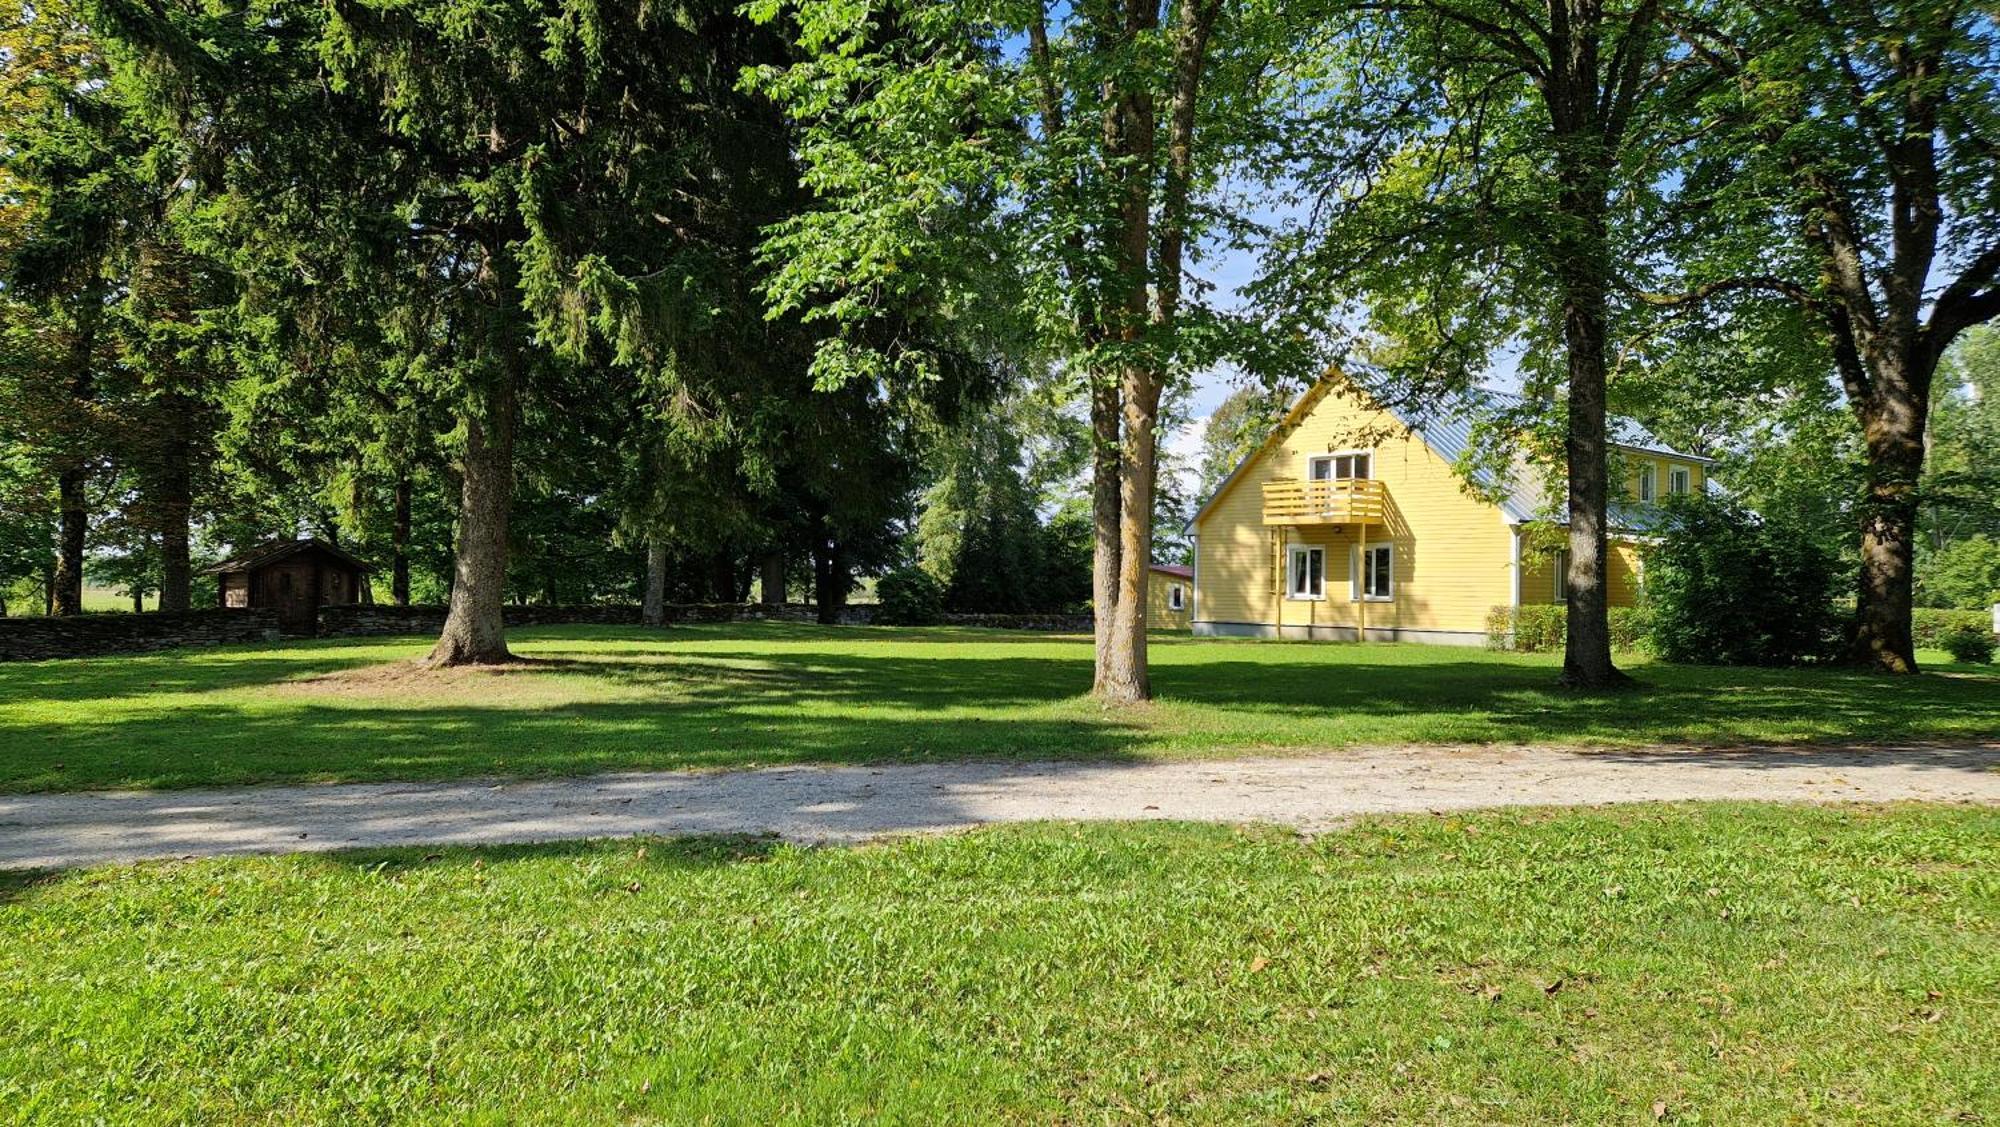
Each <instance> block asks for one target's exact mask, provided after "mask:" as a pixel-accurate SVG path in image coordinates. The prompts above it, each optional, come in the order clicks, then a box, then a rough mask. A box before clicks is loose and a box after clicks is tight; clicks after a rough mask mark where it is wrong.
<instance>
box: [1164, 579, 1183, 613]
mask: <svg viewBox="0 0 2000 1127" xmlns="http://www.w3.org/2000/svg"><path fill="white" fill-rule="evenodd" d="M1186 608H1187V593H1186V592H1185V591H1183V590H1182V589H1181V585H1180V584H1178V583H1175V584H1172V585H1171V586H1169V587H1168V588H1167V609H1168V610H1185V609H1186Z"/></svg>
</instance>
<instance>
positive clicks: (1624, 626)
mask: <svg viewBox="0 0 2000 1127" xmlns="http://www.w3.org/2000/svg"><path fill="white" fill-rule="evenodd" d="M1606 617H1607V618H1608V619H1609V620H1610V623H1611V648H1612V649H1614V650H1620V651H1623V652H1626V653H1634V652H1638V651H1642V650H1644V649H1646V648H1647V645H1648V641H1649V638H1648V635H1649V633H1650V622H1649V621H1648V617H1647V612H1646V609H1645V608H1644V607H1611V608H1610V609H1609V610H1608V611H1607V612H1606ZM1568 627H1569V610H1568V608H1566V607H1562V606H1557V605H1553V604H1536V603H1530V604H1527V605H1524V606H1519V607H1494V608H1493V609H1492V610H1491V611H1490V612H1488V613H1487V616H1486V644H1487V646H1488V647H1489V648H1491V649H1496V650H1513V651H1515V652H1517V653H1561V652H1562V650H1563V645H1564V642H1565V640H1566V633H1565V632H1566V631H1567V630H1568Z"/></svg>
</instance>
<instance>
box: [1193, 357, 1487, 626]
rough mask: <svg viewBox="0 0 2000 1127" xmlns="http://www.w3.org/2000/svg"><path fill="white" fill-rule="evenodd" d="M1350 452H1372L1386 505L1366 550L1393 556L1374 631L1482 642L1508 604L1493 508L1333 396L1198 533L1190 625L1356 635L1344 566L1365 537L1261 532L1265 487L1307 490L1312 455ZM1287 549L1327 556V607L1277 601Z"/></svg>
mask: <svg viewBox="0 0 2000 1127" xmlns="http://www.w3.org/2000/svg"><path fill="white" fill-rule="evenodd" d="M1354 449H1372V450H1373V451H1374V455H1375V456H1374V466H1373V471H1372V472H1373V476H1374V477H1375V478H1377V479H1378V480H1380V481H1382V482H1383V483H1384V485H1386V486H1387V488H1388V495H1389V500H1388V521H1387V524H1386V525H1384V526H1378V527H1371V528H1368V529H1367V530H1366V534H1367V540H1368V542H1369V543H1370V544H1376V543H1380V542H1382V541H1384V540H1386V541H1388V542H1389V543H1390V544H1391V545H1393V552H1394V566H1393V570H1392V574H1393V576H1394V580H1395V584H1394V598H1393V600H1392V601H1390V602H1372V601H1371V602H1369V603H1367V604H1366V608H1365V611H1366V616H1367V625H1368V627H1369V628H1370V629H1398V628H1400V629H1406V630H1450V631H1464V632H1480V631H1483V630H1484V629H1485V625H1486V615H1487V613H1488V612H1489V611H1490V610H1491V609H1492V608H1493V607H1495V606H1505V605H1507V604H1509V603H1510V602H1511V601H1512V599H1513V573H1512V559H1513V530H1512V528H1511V527H1509V526H1508V524H1507V523H1506V521H1505V520H1504V519H1503V518H1502V516H1501V513H1500V510H1499V509H1498V507H1496V506H1494V505H1491V504H1488V503H1486V502H1484V501H1481V500H1477V499H1475V498H1473V497H1471V496H1468V495H1467V494H1466V493H1465V491H1464V490H1463V489H1462V488H1461V486H1460V483H1459V478H1458V476H1457V474H1456V473H1454V472H1453V470H1452V468H1451V467H1450V466H1449V465H1447V464H1446V463H1445V462H1444V460H1443V459H1442V458H1439V457H1438V455H1437V454H1436V453H1435V452H1434V451H1433V450H1431V448H1430V447H1429V446H1428V445H1426V444H1425V443H1424V441H1423V440H1422V439H1421V438H1419V437H1417V436H1415V435H1412V434H1410V433H1409V432H1408V431H1407V430H1405V429H1404V428H1403V427H1402V426H1401V424H1400V423H1398V422H1397V421H1396V420H1395V418H1394V417H1393V416H1391V415H1389V414H1387V413H1386V412H1383V411H1381V410H1379V409H1377V408H1375V407H1373V406H1372V405H1370V404H1368V403H1366V402H1365V401H1363V400H1362V399H1360V397H1358V396H1357V395H1355V394H1354V393H1352V392H1348V391H1345V390H1339V389H1336V390H1335V391H1333V392H1332V393H1331V394H1328V395H1327V396H1326V397H1325V398H1324V399H1322V400H1321V401H1320V402H1319V403H1318V405H1317V406H1315V407H1313V408H1312V409H1311V410H1310V412H1309V413H1308V414H1307V415H1306V416H1305V417H1304V418H1303V419H1302V420H1300V422H1299V424H1298V425H1297V426H1296V427H1295V428H1294V429H1293V430H1292V431H1291V432H1290V433H1289V434H1287V435H1286V436H1285V437H1284V438H1283V439H1282V440H1281V441H1280V442H1279V443H1277V444H1276V445H1275V446H1274V447H1270V448H1267V449H1266V450H1265V451H1264V452H1262V453H1261V454H1259V455H1257V456H1256V458H1255V460H1254V461H1253V462H1252V463H1251V464H1250V465H1248V466H1246V467H1244V469H1243V471H1242V472H1241V473H1239V474H1238V475H1237V476H1236V479H1235V480H1234V481H1233V482H1232V483H1231V484H1230V486H1229V487H1228V488H1227V489H1226V490H1225V491H1224V492H1223V494H1222V495H1221V497H1220V498H1219V499H1218V500H1217V501H1216V502H1215V504H1214V505H1213V506H1212V507H1211V508H1210V509H1209V510H1208V512H1207V513H1205V514H1203V516H1202V518H1201V519H1200V521H1199V522H1198V523H1197V525H1196V529H1195V532H1196V536H1197V540H1196V546H1197V554H1198V560H1199V562H1198V563H1197V565H1196V571H1195V573H1196V575H1197V577H1198V579H1199V581H1200V589H1199V590H1198V592H1197V593H1196V604H1195V610H1196V614H1197V619H1196V620H1197V621H1199V622H1210V623H1242V624H1252V625H1273V624H1279V625H1284V626H1308V625H1313V626H1339V627H1352V626H1354V625H1355V624H1356V622H1357V620H1358V619H1359V617H1360V613H1361V610H1362V608H1360V607H1359V606H1357V604H1356V603H1355V601H1354V600H1353V599H1351V598H1350V597H1349V592H1350V587H1349V566H1350V560H1351V555H1352V553H1351V548H1352V546H1354V545H1357V544H1359V543H1360V541H1361V539H1362V536H1361V532H1362V530H1361V529H1360V528H1358V527H1355V526H1343V527H1341V528H1338V529H1335V528H1329V527H1307V528H1266V527H1265V526H1264V524H1263V492H1264V491H1263V486H1264V484H1265V483H1266V482H1270V481H1274V480H1279V479H1303V478H1304V477H1305V475H1306V459H1307V458H1308V457H1309V456H1311V455H1313V454H1323V453H1326V452H1328V451H1338V450H1354ZM1274 533H1275V534H1278V539H1277V540H1276V541H1275V542H1274V539H1273V534H1274ZM1289 543H1301V544H1316V545H1320V546H1322V547H1325V548H1326V549H1327V559H1326V595H1327V597H1326V598H1325V599H1324V600H1323V601H1317V602H1312V601H1303V600H1293V599H1288V598H1285V597H1284V592H1283V586H1284V585H1283V570H1284V566H1285V564H1284V557H1283V555H1282V554H1281V549H1282V548H1283V546H1284V545H1286V544H1289Z"/></svg>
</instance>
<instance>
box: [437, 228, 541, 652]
mask: <svg viewBox="0 0 2000 1127" xmlns="http://www.w3.org/2000/svg"><path fill="white" fill-rule="evenodd" d="M488 269H489V270H490V271H491V272H492V277H491V278H490V279H489V285H490V287H491V293H490V295H489V298H488V300H489V302H490V303H491V305H490V307H489V311H488V312H489V316H491V317H492V320H493V323H492V327H491V329H490V330H489V333H490V336H489V338H488V347H489V349H490V350H491V358H492V360H493V361H494V364H493V370H492V372H491V373H490V375H488V376H487V379H488V380H490V381H491V382H490V383H488V384H487V386H485V387H483V388H480V389H478V390H477V391H475V392H474V393H473V394H472V396H471V397H470V401H469V402H468V404H467V410H466V417H465V420H464V423H465V452H464V456H463V458H462V460H461V461H462V466H461V479H462V482H463V484H462V486H461V488H460V491H459V503H458V550H457V552H456V553H455V554H454V558H453V559H452V584H451V606H450V610H449V611H448V612H447V613H446V615H445V620H444V630H443V632H442V633H441V634H440V635H439V636H438V640H437V645H436V646H435V647H433V648H432V650H431V654H430V658H429V660H430V662H431V664H433V665H476V664H489V663H497V662H504V661H507V660H509V659H510V658H511V657H512V656H513V655H512V654H510V653H508V652H507V623H506V615H505V606H506V597H507V520H508V516H509V511H510V509H511V508H512V506H513V501H514V415H515V396H516V394H517V390H518V385H519V381H520V380H521V378H522V375H523V372H522V366H523V364H524V363H525V359H526V357H525V355H524V353H523V342H522V339H521V335H522V332H523V327H522V325H521V318H520V311H519V310H518V308H516V307H515V301H516V300H517V299H516V296H515V289H516V287H515V285H514V282H513V270H512V259H511V256H510V255H508V254H506V253H504V252H503V253H497V254H495V255H492V256H490V257H489V259H488Z"/></svg>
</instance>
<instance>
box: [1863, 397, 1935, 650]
mask: <svg viewBox="0 0 2000 1127" xmlns="http://www.w3.org/2000/svg"><path fill="white" fill-rule="evenodd" d="M1887 367H1888V365H1878V366H1877V368H1876V372H1875V386H1876V388H1877V391H1876V394H1875V397H1874V400H1873V402H1872V403H1871V404H1870V405H1869V406H1868V407H1866V408H1864V409H1863V410H1861V411H1860V412H1859V414H1860V415H1861V429H1862V437H1863V438H1864V439H1865V440H1866V443H1867V448H1868V466H1867V485H1866V487H1865V492H1864V493H1863V495H1862V499H1861V512H1860V517H1861V575H1860V585H1859V588H1858V591H1857V594H1858V596H1859V598H1858V605H1857V607H1856V616H1855V618H1856V621H1855V633H1854V650H1853V653H1854V660H1855V661H1856V662H1858V663H1860V664H1863V665H1867V666H1870V667H1873V668H1875V669H1879V670H1881V671H1883V672H1885V673H1915V672H1916V671H1917V654H1916V641H1915V638H1914V637H1913V634H1912V630H1911V612H1910V608H1911V605H1912V590H1911V588H1912V578H1913V575H1912V571H1913V569H1912V562H1913V558H1914V549H1915V544H1916V530H1917V479H1918V478H1919V476H1921V474H1922V473H1923V466H1924V429H1925V427H1924V417H1925V414H1926V411H1925V410H1924V406H1923V405H1922V404H1918V403H1915V402H1913V397H1912V396H1911V394H1910V393H1909V390H1908V389H1909V387H1910V385H1911V383H1912V382H1913V381H1910V380H1908V379H1906V378H1899V377H1901V376H1902V373H1901V372H1893V373H1891V372H1888V371H1885V370H1884V369H1885V368H1887ZM1884 377H1888V378H1884ZM1924 383H1925V384H1926V385H1927V384H1928V383H1929V381H1928V380H1926V381H1924Z"/></svg>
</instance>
